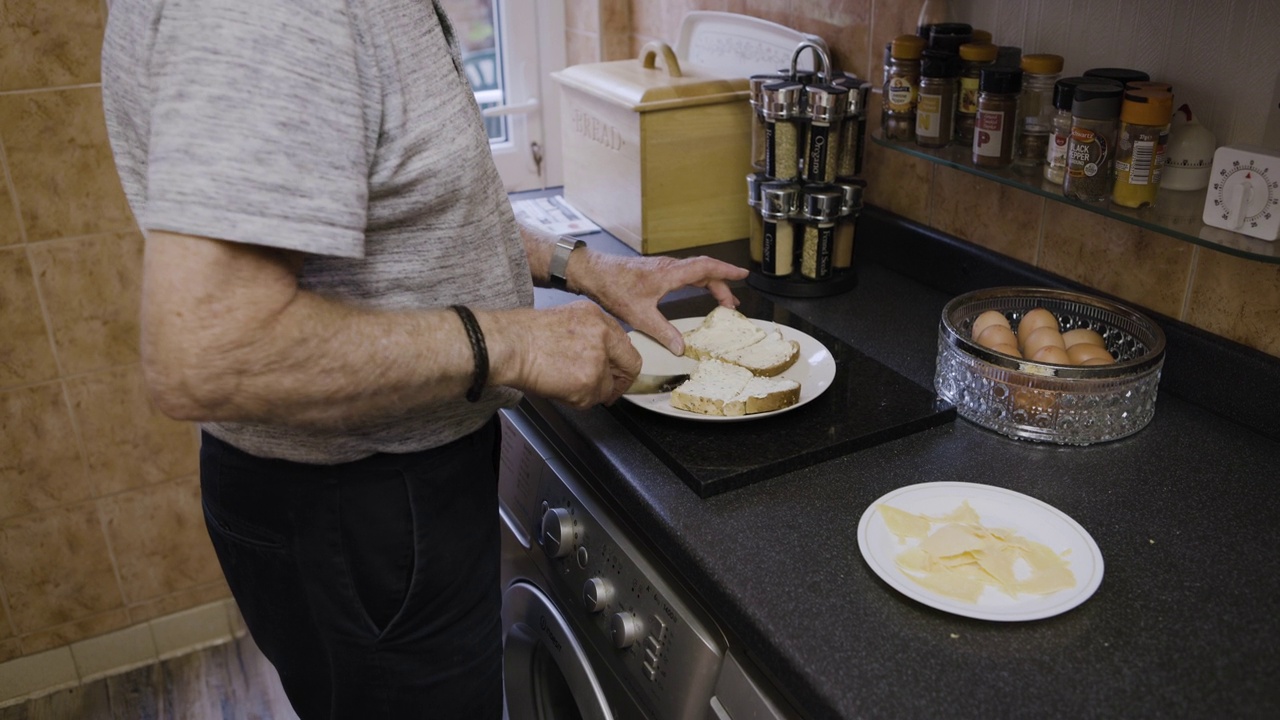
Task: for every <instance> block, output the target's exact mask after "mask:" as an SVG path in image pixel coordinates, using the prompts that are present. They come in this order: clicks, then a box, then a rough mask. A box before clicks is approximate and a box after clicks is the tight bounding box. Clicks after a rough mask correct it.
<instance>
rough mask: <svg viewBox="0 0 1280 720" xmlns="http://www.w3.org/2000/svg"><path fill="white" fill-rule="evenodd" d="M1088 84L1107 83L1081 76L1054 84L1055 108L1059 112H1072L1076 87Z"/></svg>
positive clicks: (1064, 79) (1066, 78) (1060, 80)
mask: <svg viewBox="0 0 1280 720" xmlns="http://www.w3.org/2000/svg"><path fill="white" fill-rule="evenodd" d="M1087 82H1093V83H1105V82H1106V81H1105V80H1103V79H1102V78H1087V77H1083V76H1080V75H1076V76H1075V77H1065V78H1061V79H1059V80H1058V81H1057V82H1055V83H1054V84H1053V106H1054V107H1055V108H1057V109H1059V110H1066V111H1067V112H1071V101H1072V100H1073V99H1074V98H1075V94H1076V86H1077V85H1083V84H1084V83H1087Z"/></svg>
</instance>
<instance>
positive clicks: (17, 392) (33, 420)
mask: <svg viewBox="0 0 1280 720" xmlns="http://www.w3.org/2000/svg"><path fill="white" fill-rule="evenodd" d="M91 490H92V488H91V487H90V485H89V483H88V480H87V477H86V475H85V464H84V457H83V455H81V453H80V445H79V443H78V442H76V434H75V430H74V428H73V427H72V425H71V413H70V411H69V410H68V408H67V403H66V400H65V398H64V396H63V392H62V383H56V382H55V383H46V384H43V385H32V386H29V387H23V388H16V389H13V390H7V391H0V520H4V519H6V518H9V517H14V516H17V515H25V514H26V513H29V512H32V511H35V510H43V509H47V508H51V507H55V506H58V505H66V504H69V503H72V502H75V501H77V500H84V499H86V498H88V497H89V495H90V492H91ZM3 636H4V635H3V631H0V637H3Z"/></svg>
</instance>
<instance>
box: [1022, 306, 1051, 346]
mask: <svg viewBox="0 0 1280 720" xmlns="http://www.w3.org/2000/svg"><path fill="white" fill-rule="evenodd" d="M1042 327H1051V328H1053V329H1054V330H1057V329H1058V318H1057V317H1055V316H1054V314H1053V313H1051V312H1049V311H1048V310H1045V309H1044V308H1036V309H1034V310H1029V311H1027V314H1026V315H1023V316H1022V320H1021V321H1019V322H1018V337H1020V338H1023V344H1024V345H1025V341H1026V337H1027V336H1028V335H1030V334H1031V333H1032V332H1034V331H1035V330H1036V329H1037V328H1042Z"/></svg>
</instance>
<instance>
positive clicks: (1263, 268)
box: [1185, 248, 1280, 357]
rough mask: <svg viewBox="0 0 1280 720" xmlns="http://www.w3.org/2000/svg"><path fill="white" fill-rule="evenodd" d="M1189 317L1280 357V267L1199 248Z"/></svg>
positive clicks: (1188, 320)
mask: <svg viewBox="0 0 1280 720" xmlns="http://www.w3.org/2000/svg"><path fill="white" fill-rule="evenodd" d="M1185 319H1186V320H1187V322H1189V323H1191V324H1192V325H1195V326H1196V327H1200V328H1204V329H1205V330H1208V331H1209V332H1212V333H1216V334H1218V335H1222V336H1225V337H1229V338H1231V339H1232V340H1235V341H1236V342H1239V343H1243V344H1245V345H1248V346H1250V347H1253V348H1257V349H1259V350H1262V351H1263V352H1267V353H1270V354H1272V355H1276V356H1278V357H1280V327H1278V325H1280V265H1275V264H1270V263H1260V262H1257V261H1254V260H1247V259H1244V258H1239V257H1236V256H1234V255H1227V254H1226V253H1220V252H1216V251H1213V250H1207V249H1205V248H1200V249H1198V250H1197V257H1196V270H1195V277H1194V279H1193V281H1192V284H1191V298H1190V302H1188V303H1187V317H1186V318H1185Z"/></svg>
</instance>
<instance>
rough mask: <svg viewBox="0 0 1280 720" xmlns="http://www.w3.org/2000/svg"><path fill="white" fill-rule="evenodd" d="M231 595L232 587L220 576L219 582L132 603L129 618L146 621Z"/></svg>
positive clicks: (135, 620) (227, 597) (224, 598)
mask: <svg viewBox="0 0 1280 720" xmlns="http://www.w3.org/2000/svg"><path fill="white" fill-rule="evenodd" d="M230 597H231V589H230V588H228V587H227V583H226V581H225V580H223V579H221V578H219V579H218V581H217V582H213V583H210V584H208V585H201V586H199V587H193V588H189V589H187V590H180V591H178V592H176V593H173V594H172V595H165V596H163V597H159V598H156V599H155V600H148V601H146V602H141V603H137V604H135V605H130V606H129V619H130V621H132V622H134V623H140V622H146V621H147V620H152V619H154V618H158V617H162V616H164V615H172V614H173V613H175V612H180V611H182V610H186V609H188V608H193V607H195V606H197V605H205V604H208V603H211V602H214V601H217V600H226V599H229V598H230Z"/></svg>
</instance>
